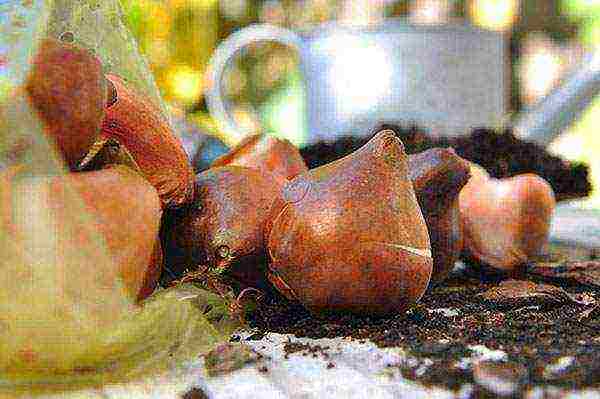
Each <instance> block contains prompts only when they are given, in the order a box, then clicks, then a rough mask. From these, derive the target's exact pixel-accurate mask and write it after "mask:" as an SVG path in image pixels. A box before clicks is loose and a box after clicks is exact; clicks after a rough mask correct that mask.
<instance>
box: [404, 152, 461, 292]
mask: <svg viewBox="0 0 600 399" xmlns="http://www.w3.org/2000/svg"><path fill="white" fill-rule="evenodd" d="M408 165H409V168H408V169H409V176H410V179H411V181H412V182H413V187H414V190H415V193H416V196H417V201H418V202H419V206H420V207H421V211H422V212H423V216H424V217H425V223H426V224H427V229H428V231H429V238H430V240H431V253H432V255H433V272H432V274H431V282H432V283H433V284H437V283H439V282H441V281H443V280H444V279H445V278H446V277H447V276H448V274H449V273H450V272H451V271H452V269H453V267H454V263H455V262H456V261H457V260H458V258H459V257H460V253H461V251H462V247H463V236H462V229H461V222H460V210H459V205H458V195H459V193H460V190H461V189H462V188H463V187H464V185H465V184H466V183H467V181H468V180H469V177H470V167H469V163H468V161H466V160H464V159H462V158H461V157H459V156H458V155H456V153H455V152H454V150H452V149H449V148H433V149H431V150H427V151H424V152H421V153H418V154H414V155H410V156H409V157H408Z"/></svg>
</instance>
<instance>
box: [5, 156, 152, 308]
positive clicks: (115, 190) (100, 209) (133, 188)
mask: <svg viewBox="0 0 600 399" xmlns="http://www.w3.org/2000/svg"><path fill="white" fill-rule="evenodd" d="M18 170H19V169H18V168H16V169H9V170H6V171H4V172H3V174H2V178H1V180H0V182H1V186H2V196H0V200H1V201H2V206H1V209H2V220H1V222H2V223H3V225H4V226H3V228H4V229H5V231H10V232H11V235H12V237H13V239H14V242H15V244H16V245H19V243H20V242H24V241H23V240H24V238H25V237H27V235H28V234H31V233H30V232H27V231H22V230H21V227H20V226H21V224H20V223H17V222H16V221H15V220H14V219H13V217H14V214H13V211H12V210H13V209H14V208H15V206H16V204H14V203H12V201H13V200H12V195H11V192H13V190H17V189H19V188H18V186H19V185H31V186H37V187H38V188H40V189H41V192H47V193H48V195H47V197H45V200H46V206H45V209H47V212H49V213H50V214H51V215H52V216H53V220H55V221H56V227H55V228H56V239H57V241H58V244H57V245H58V251H59V252H58V254H57V256H60V254H61V253H63V252H64V253H68V252H69V251H63V250H61V249H60V248H85V249H86V250H87V251H92V253H90V259H89V260H90V263H89V267H90V268H93V267H97V264H96V263H94V256H93V251H96V250H98V251H99V250H101V248H103V247H101V246H98V245H97V244H96V241H95V240H96V236H94V235H92V234H90V230H88V229H81V230H77V231H75V232H74V231H72V230H71V228H70V227H68V226H69V224H68V223H66V222H65V221H66V220H73V217H74V215H73V214H72V210H73V206H72V204H71V203H70V202H71V201H72V198H73V197H72V193H73V192H74V193H75V194H76V195H78V196H79V198H81V199H82V201H83V205H84V207H85V210H86V211H87V217H86V218H84V219H82V220H85V223H88V224H91V226H92V227H93V231H97V232H99V233H100V236H101V237H102V238H103V239H104V243H105V244H106V247H105V248H106V249H107V251H108V254H109V256H110V257H111V258H112V260H113V263H112V264H111V265H109V266H110V267H114V268H115V269H114V270H110V271H108V270H107V271H106V272H107V273H106V274H107V275H114V274H115V273H116V274H117V275H118V276H120V277H121V278H122V281H123V283H124V286H125V290H126V292H127V293H128V294H129V295H130V297H131V299H132V300H142V299H144V298H146V297H147V296H148V295H150V294H151V293H152V292H153V290H154V288H155V286H156V283H157V281H158V277H159V275H160V273H161V268H162V252H161V250H160V242H159V240H158V228H159V223H160V218H161V214H162V212H161V209H160V202H159V198H158V195H157V193H156V190H155V189H154V188H153V187H152V186H151V185H150V184H149V183H148V182H147V181H146V180H145V179H144V178H143V177H141V176H139V175H138V174H137V173H135V172H134V171H132V170H131V169H129V168H127V167H125V166H115V167H109V168H106V169H103V170H100V171H93V172H81V173H70V174H68V175H64V176H54V177H39V178H24V179H16V178H15V176H17V174H18ZM82 223H83V222H82ZM99 256H102V254H100V255H99ZM72 278H77V276H72ZM110 284H111V283H110Z"/></svg>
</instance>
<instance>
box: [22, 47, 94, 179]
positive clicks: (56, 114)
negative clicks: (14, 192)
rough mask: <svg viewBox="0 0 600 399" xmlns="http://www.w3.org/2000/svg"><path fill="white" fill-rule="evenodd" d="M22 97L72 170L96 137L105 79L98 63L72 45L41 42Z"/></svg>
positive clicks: (89, 54)
mask: <svg viewBox="0 0 600 399" xmlns="http://www.w3.org/2000/svg"><path fill="white" fill-rule="evenodd" d="M25 91H26V93H27V94H28V96H29V99H30V101H31V103H32V105H33V108H34V109H35V110H36V111H37V113H38V115H39V116H40V119H41V121H42V122H43V124H44V128H45V132H46V134H47V135H48V136H49V138H51V139H52V140H53V141H54V143H55V144H56V146H57V148H58V150H59V151H60V153H61V155H62V156H63V158H64V159H65V162H66V163H67V165H68V166H69V168H71V169H75V167H76V166H77V163H78V162H79V161H80V160H81V159H83V158H84V157H85V155H86V154H87V152H88V150H89V149H90V147H91V146H92V144H93V143H94V141H95V140H96V138H97V137H98V134H99V133H100V125H101V124H102V118H103V117H104V103H105V101H106V79H105V78H104V74H103V73H102V65H101V63H100V61H99V60H98V59H97V58H96V57H95V56H93V55H92V54H91V53H90V52H88V51H87V50H84V49H80V48H78V47H76V46H74V45H71V44H67V43H63V42H59V41H57V40H53V39H45V40H43V41H42V42H41V43H40V47H39V50H38V52H37V54H36V55H35V57H34V59H33V63H32V66H31V71H30V74H29V76H28V79H27V81H26V83H25Z"/></svg>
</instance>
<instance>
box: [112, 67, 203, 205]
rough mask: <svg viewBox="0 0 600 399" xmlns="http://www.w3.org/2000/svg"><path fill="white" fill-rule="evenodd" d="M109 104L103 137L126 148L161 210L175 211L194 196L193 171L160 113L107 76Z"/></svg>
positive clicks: (143, 97)
mask: <svg viewBox="0 0 600 399" xmlns="http://www.w3.org/2000/svg"><path fill="white" fill-rule="evenodd" d="M106 78H107V79H108V89H107V92H108V95H107V98H108V101H107V103H106V115H105V117H104V120H103V122H102V137H104V138H111V139H114V140H116V141H118V142H119V143H120V144H121V145H123V146H125V148H127V150H128V151H129V153H130V154H131V156H132V157H133V159H134V160H135V162H136V163H137V165H138V166H139V168H140V170H141V171H142V173H143V174H144V177H146V179H148V181H149V182H150V183H151V184H152V185H153V186H154V187H155V188H156V190H157V191H158V195H159V196H160V199H161V203H162V206H163V208H177V207H180V206H182V205H184V204H186V203H187V202H190V201H191V200H192V198H193V194H194V171H193V170H192V166H191V164H190V162H189V160H188V157H187V155H186V153H185V150H184V149H183V146H182V144H181V142H180V141H179V139H178V138H177V137H176V136H175V135H174V134H173V131H172V130H171V127H170V126H169V124H168V123H167V121H165V120H164V119H163V117H162V113H161V111H160V109H158V107H157V106H156V105H154V104H153V103H152V102H151V101H150V100H149V99H148V98H147V97H145V96H143V95H141V94H139V93H137V92H136V91H135V90H134V89H133V88H131V87H129V86H128V85H127V84H126V83H125V82H124V81H123V80H122V79H121V78H120V77H118V76H116V75H107V76H106Z"/></svg>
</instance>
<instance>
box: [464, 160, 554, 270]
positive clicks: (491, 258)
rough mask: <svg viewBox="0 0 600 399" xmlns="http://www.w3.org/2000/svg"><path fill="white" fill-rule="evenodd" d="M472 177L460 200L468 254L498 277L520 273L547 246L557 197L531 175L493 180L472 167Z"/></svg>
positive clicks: (536, 177)
mask: <svg viewBox="0 0 600 399" xmlns="http://www.w3.org/2000/svg"><path fill="white" fill-rule="evenodd" d="M471 174H472V178H471V179H470V180H469V182H468V183H467V185H466V186H465V187H464V188H463V189H462V191H461V193H460V195H459V205H460V216H461V221H462V227H463V233H464V247H465V250H466V252H467V254H468V255H470V256H472V257H473V258H475V259H476V260H477V261H479V262H481V263H483V264H485V265H488V266H491V267H492V268H494V269H496V270H498V271H502V272H507V273H509V274H513V273H518V272H519V271H520V266H523V265H524V264H525V263H526V262H527V261H528V260H529V259H530V258H531V257H534V256H537V255H540V254H541V252H542V251H543V250H544V248H545V247H546V245H547V243H548V234H549V231H550V222H551V219H552V213H553V211H554V208H555V206H556V200H555V198H554V192H553V191H552V188H551V187H550V185H549V184H548V182H546V181H545V180H544V179H542V178H541V177H539V176H537V175H534V174H530V173H527V174H522V175H517V176H514V177H510V178H506V179H494V178H491V177H489V176H488V175H487V173H485V171H484V170H482V169H481V168H480V167H478V166H476V165H472V167H471Z"/></svg>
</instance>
